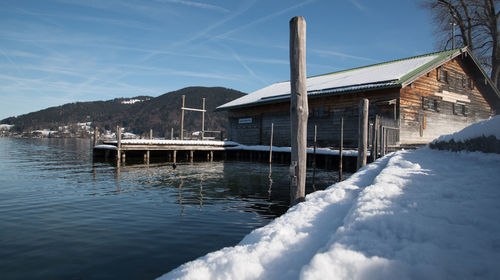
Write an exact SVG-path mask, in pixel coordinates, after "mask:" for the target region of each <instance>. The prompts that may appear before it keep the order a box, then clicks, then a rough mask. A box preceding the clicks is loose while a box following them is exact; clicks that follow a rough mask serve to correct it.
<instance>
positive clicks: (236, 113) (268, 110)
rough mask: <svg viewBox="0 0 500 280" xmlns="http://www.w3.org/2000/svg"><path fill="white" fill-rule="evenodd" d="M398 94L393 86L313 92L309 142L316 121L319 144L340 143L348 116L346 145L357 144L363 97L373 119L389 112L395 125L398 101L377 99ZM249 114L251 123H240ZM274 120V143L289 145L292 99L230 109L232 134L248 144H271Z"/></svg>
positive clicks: (231, 135) (390, 120) (325, 145)
mask: <svg viewBox="0 0 500 280" xmlns="http://www.w3.org/2000/svg"><path fill="white" fill-rule="evenodd" d="M398 95H399V89H397V88H393V89H384V90H376V91H369V92H359V93H347V94H342V95H336V96H325V97H311V96H310V97H309V102H308V103H309V119H308V128H307V130H308V132H307V137H308V145H309V146H312V145H313V140H314V125H317V127H318V129H317V131H318V135H317V141H318V145H319V146H322V147H338V145H339V134H340V118H341V117H344V145H345V146H346V147H352V148H355V147H356V146H357V141H358V139H357V137H358V108H359V102H360V100H361V98H368V99H369V100H370V104H371V105H370V119H373V118H374V116H375V114H379V115H382V116H385V117H386V119H387V120H388V122H389V123H391V125H395V123H394V122H395V120H394V117H395V116H396V117H397V115H398V114H399V113H398V105H397V104H394V105H381V104H378V105H376V104H375V103H378V102H383V101H386V100H390V99H397V98H398ZM395 113H396V114H395ZM248 118H252V122H251V123H244V124H240V123H239V119H248ZM271 123H274V140H273V144H274V145H276V146H289V145H290V106H289V102H284V103H277V104H267V105H261V106H255V107H249V108H242V109H233V110H230V112H229V132H228V133H229V134H228V137H229V139H231V140H233V141H236V142H238V143H241V144H246V145H269V141H270V132H271Z"/></svg>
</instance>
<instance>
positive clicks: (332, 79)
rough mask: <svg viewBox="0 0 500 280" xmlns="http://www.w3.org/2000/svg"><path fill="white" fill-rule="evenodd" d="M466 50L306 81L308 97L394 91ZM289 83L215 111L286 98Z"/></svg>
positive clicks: (268, 87) (315, 77)
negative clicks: (380, 90)
mask: <svg viewBox="0 0 500 280" xmlns="http://www.w3.org/2000/svg"><path fill="white" fill-rule="evenodd" d="M464 51H466V49H465V48H464V49H454V50H449V51H444V52H438V53H431V54H426V55H421V56H416V57H410V58H405V59H400V60H394V61H389V62H384V63H379V64H374V65H369V66H365V67H360V68H354V69H349V70H344V71H340V72H334V73H329V74H324V75H319V76H314V77H310V78H307V92H308V95H309V96H311V95H316V94H325V93H338V92H352V91H358V90H367V89H375V88H382V87H384V88H385V87H398V86H401V85H402V84H404V83H405V82H408V81H410V80H413V79H412V78H414V77H415V76H417V75H419V74H423V73H422V72H423V71H425V70H427V71H428V70H430V69H432V68H433V67H436V66H438V65H440V64H442V63H444V62H445V61H447V60H449V59H451V58H453V57H455V56H456V55H458V54H460V53H462V52H464ZM290 91H291V90H290V81H286V82H279V83H275V84H272V85H270V86H267V87H265V88H262V89H259V90H257V91H254V92H252V93H250V94H248V95H245V96H242V97H240V98H238V99H235V100H233V101H231V102H228V103H226V104H223V105H221V106H219V107H217V109H218V110H220V109H229V108H234V107H242V106H248V105H254V104H256V103H261V102H269V101H271V100H279V99H289V98H290Z"/></svg>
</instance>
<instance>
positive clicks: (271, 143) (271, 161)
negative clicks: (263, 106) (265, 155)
mask: <svg viewBox="0 0 500 280" xmlns="http://www.w3.org/2000/svg"><path fill="white" fill-rule="evenodd" d="M273 134H274V123H271V140H270V141H269V164H271V163H273Z"/></svg>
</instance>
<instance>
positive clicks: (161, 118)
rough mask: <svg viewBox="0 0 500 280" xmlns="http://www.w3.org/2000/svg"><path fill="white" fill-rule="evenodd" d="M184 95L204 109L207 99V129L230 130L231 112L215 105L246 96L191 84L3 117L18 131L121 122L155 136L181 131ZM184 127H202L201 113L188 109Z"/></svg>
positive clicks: (188, 102)
mask: <svg viewBox="0 0 500 280" xmlns="http://www.w3.org/2000/svg"><path fill="white" fill-rule="evenodd" d="M182 95H185V96H186V99H185V100H186V103H185V106H186V107H190V108H200V109H201V108H202V98H206V109H207V113H206V114H205V130H226V126H227V113H226V112H214V110H215V108H216V107H217V106H219V105H222V104H224V103H226V102H229V101H231V100H234V99H236V98H238V97H241V96H243V95H244V93H243V92H240V91H237V90H233V89H227V88H222V87H187V88H183V89H180V90H177V91H173V92H169V93H165V94H163V95H161V96H158V97H149V96H138V97H133V98H117V99H113V100H108V101H93V102H76V103H69V104H65V105H62V106H57V107H50V108H47V109H44V110H41V111H38V112H33V113H29V114H25V115H21V116H18V117H10V118H7V119H4V120H1V121H0V123H4V124H13V125H15V127H14V129H16V130H17V131H31V130H36V129H51V130H57V128H58V127H59V126H65V125H69V124H74V123H81V122H92V123H93V125H96V126H98V127H99V128H104V129H108V130H114V128H115V127H116V125H121V126H122V127H124V128H126V129H127V130H128V131H132V132H134V133H136V134H143V133H149V129H150V128H152V129H153V131H154V134H155V136H164V135H165V134H166V133H168V135H170V134H169V133H170V129H171V128H174V131H175V134H176V135H177V134H178V133H179V127H180V119H181V110H180V108H181V100H182ZM184 128H185V130H186V131H187V132H191V131H197V130H201V113H200V112H190V111H187V112H185V119H184Z"/></svg>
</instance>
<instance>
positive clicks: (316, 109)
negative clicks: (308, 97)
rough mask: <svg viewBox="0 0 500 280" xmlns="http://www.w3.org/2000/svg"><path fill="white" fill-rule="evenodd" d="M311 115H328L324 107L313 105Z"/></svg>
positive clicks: (320, 116)
mask: <svg viewBox="0 0 500 280" xmlns="http://www.w3.org/2000/svg"><path fill="white" fill-rule="evenodd" d="M312 115H313V117H316V118H324V117H328V112H327V111H326V110H325V107H314V108H313V114H312Z"/></svg>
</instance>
